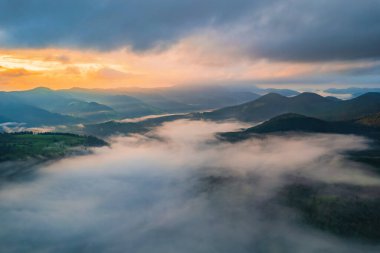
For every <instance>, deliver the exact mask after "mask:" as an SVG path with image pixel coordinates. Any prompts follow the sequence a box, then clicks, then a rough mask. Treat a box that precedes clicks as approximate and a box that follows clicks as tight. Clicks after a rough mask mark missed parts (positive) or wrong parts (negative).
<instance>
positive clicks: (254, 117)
mask: <svg viewBox="0 0 380 253" xmlns="http://www.w3.org/2000/svg"><path fill="white" fill-rule="evenodd" d="M379 111H380V93H366V94H364V95H361V96H359V97H357V98H354V99H351V100H336V99H330V98H328V97H327V98H326V97H322V96H320V95H317V94H315V93H302V94H300V95H297V96H294V97H285V96H281V95H279V94H276V93H270V94H267V95H264V96H262V97H260V98H258V99H256V100H254V101H252V102H248V103H244V104H241V105H237V106H231V107H226V108H222V109H219V110H215V111H212V112H206V113H199V114H195V115H194V117H198V118H203V119H209V120H229V119H233V120H240V121H245V122H256V123H258V122H262V121H265V120H268V119H270V118H273V117H276V116H279V115H281V114H285V113H297V114H302V115H305V116H309V117H315V118H319V119H324V120H331V121H342V120H351V119H355V118H360V117H362V116H365V115H368V114H372V113H376V112H379Z"/></svg>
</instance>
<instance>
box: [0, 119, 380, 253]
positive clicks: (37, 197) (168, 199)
mask: <svg viewBox="0 0 380 253" xmlns="http://www.w3.org/2000/svg"><path fill="white" fill-rule="evenodd" d="M240 127H242V125H240V124H237V123H211V122H203V121H200V122H199V121H176V122H172V123H168V124H166V125H164V126H162V127H159V128H157V129H155V130H154V131H152V132H151V133H150V134H149V135H148V136H139V135H136V136H130V137H115V138H114V139H113V145H112V147H111V148H100V149H96V150H95V153H94V154H93V155H88V156H82V157H75V158H68V159H65V160H62V161H59V162H56V163H54V164H51V165H49V166H45V167H43V168H41V169H40V170H39V171H38V173H37V175H36V178H35V179H33V180H30V181H26V182H19V183H14V184H9V185H5V186H3V188H2V189H0V217H1V219H0V226H1V228H2V229H1V232H0V241H1V243H0V251H2V252H24V251H27V252H95V251H96V252H158V253H159V252H162V253H164V252H208V253H209V252H266V253H267V252H278V251H280V252H334V253H336V252H342V253H343V252H345V253H346V252H363V251H365V252H378V250H379V248H376V247H375V246H367V245H360V244H357V243H354V242H348V241H345V240H343V239H338V238H336V237H333V236H330V235H326V234H322V233H321V232H319V231H315V230H313V229H311V228H308V227H305V226H298V225H297V222H295V220H294V219H296V217H294V215H290V214H291V211H290V210H288V209H286V208H284V207H282V206H280V205H279V204H278V203H276V202H275V201H273V197H274V196H275V194H276V192H277V189H278V188H280V187H281V186H282V185H284V184H285V183H286V179H285V178H286V176H287V175H289V174H294V173H296V174H297V175H303V176H305V177H310V178H313V179H315V180H322V181H327V182H345V183H350V184H359V185H379V183H380V181H379V179H378V178H377V177H373V176H372V175H367V174H366V173H364V172H361V170H358V165H357V164H355V163H352V162H349V161H347V160H345V159H344V157H343V156H342V155H341V154H342V152H344V151H346V150H348V149H350V150H360V149H363V148H365V147H366V145H367V144H366V140H364V139H362V138H359V137H355V136H340V135H305V136H285V137H280V136H269V137H266V138H262V139H252V140H249V141H246V142H242V143H238V144H230V143H220V142H218V141H217V140H216V139H215V138H214V133H215V132H220V131H231V130H234V129H237V128H240ZM301 153H302V155H300V154H301ZM345 175H350V177H347V176H345ZM215 182H216V183H215ZM291 217H293V218H291Z"/></svg>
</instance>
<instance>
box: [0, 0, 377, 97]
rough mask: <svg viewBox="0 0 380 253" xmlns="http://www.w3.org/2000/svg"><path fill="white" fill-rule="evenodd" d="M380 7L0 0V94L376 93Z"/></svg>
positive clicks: (370, 3) (213, 0) (337, 2)
mask: <svg viewBox="0 0 380 253" xmlns="http://www.w3.org/2000/svg"><path fill="white" fill-rule="evenodd" d="M379 45H380V0H361V1H357V0H319V1H304V0H234V1H230V0H208V1H205V0H65V1H51V0H0V90H20V89H28V88H33V87H37V86H45V87H49V88H53V89H61V88H70V87H84V88H116V87H166V86H173V85H200V84H210V83H212V84H215V83H227V84H230V85H234V84H237V83H250V84H252V85H258V86H270V87H277V86H279V87H293V86H299V87H316V86H317V87H339V86H358V87H376V86H378V85H379V80H380V47H379Z"/></svg>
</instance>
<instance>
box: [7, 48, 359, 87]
mask: <svg viewBox="0 0 380 253" xmlns="http://www.w3.org/2000/svg"><path fill="white" fill-rule="evenodd" d="M199 44H201V43H199V41H192V40H187V41H182V42H181V43H178V44H177V45H175V46H173V47H171V48H170V49H167V50H164V51H162V50H161V51H159V50H151V51H145V52H144V53H137V52H133V51H131V50H129V49H128V48H125V49H121V50H117V51H110V52H99V51H85V50H74V49H53V48H49V49H21V50H20V49H18V50H8V49H0V90H22V89H29V88H34V87H38V86H44V87H49V88H52V89H61V88H71V87H84V88H117V87H164V86H173V85H180V84H189V83H207V82H218V81H224V82H225V81H228V80H231V81H232V80H235V81H236V80H240V81H244V80H268V79H271V80H272V79H276V78H296V77H300V76H307V75H310V74H314V75H315V74H318V73H319V74H323V73H329V72H333V71H339V70H344V69H347V68H350V67H355V66H362V65H363V64H362V63H337V62H335V63H286V62H269V61H267V60H257V61H255V60H253V59H244V58H241V57H236V56H235V55H234V52H233V50H230V51H228V49H227V50H224V51H223V53H220V51H217V50H212V49H210V48H207V47H199V46H195V45H199ZM206 51H207V52H206Z"/></svg>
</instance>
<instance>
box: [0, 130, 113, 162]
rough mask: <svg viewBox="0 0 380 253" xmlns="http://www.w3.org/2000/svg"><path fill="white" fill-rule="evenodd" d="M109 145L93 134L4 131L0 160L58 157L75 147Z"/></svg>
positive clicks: (0, 139) (0, 146)
mask: <svg viewBox="0 0 380 253" xmlns="http://www.w3.org/2000/svg"><path fill="white" fill-rule="evenodd" d="M104 145H107V143H106V142H104V141H103V140H101V139H98V138H96V137H93V136H80V135H74V134H66V133H43V134H33V133H31V132H23V133H11V134H9V133H3V134H0V162H4V161H14V160H25V159H28V158H36V159H42V160H47V159H56V158H59V157H62V156H65V155H67V154H69V153H70V152H71V151H72V150H73V148H79V147H100V146H104Z"/></svg>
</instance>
